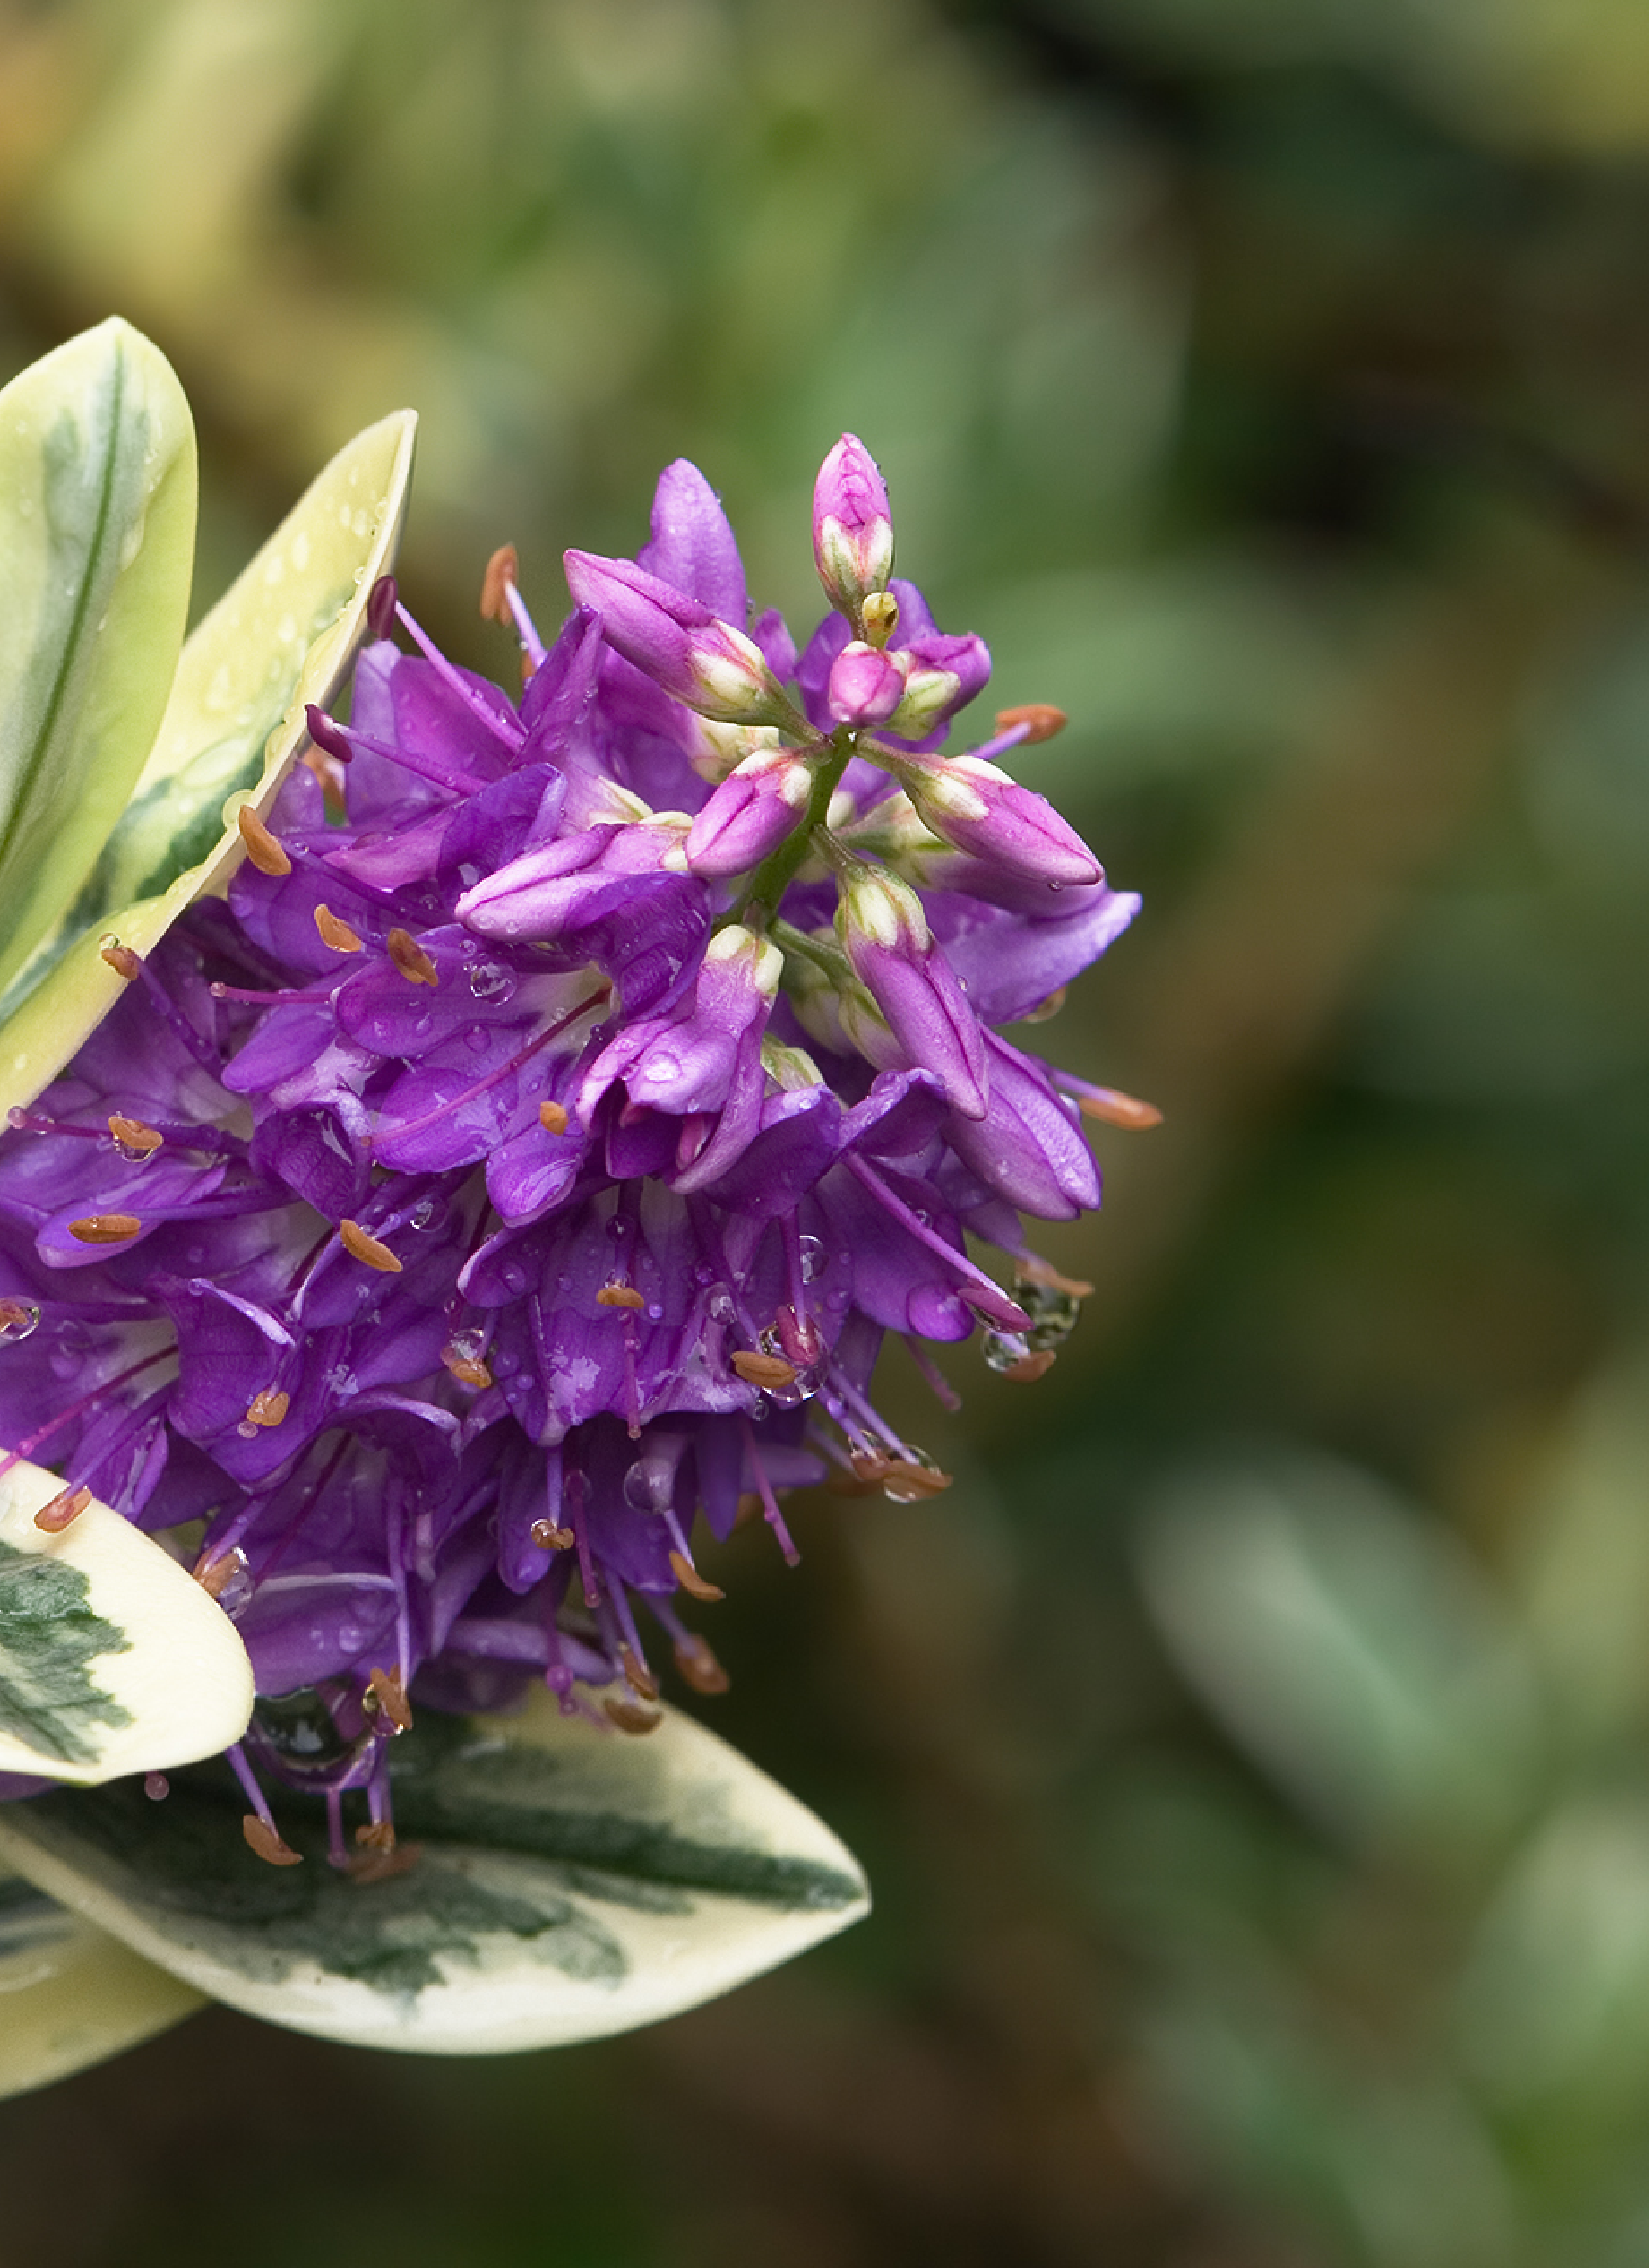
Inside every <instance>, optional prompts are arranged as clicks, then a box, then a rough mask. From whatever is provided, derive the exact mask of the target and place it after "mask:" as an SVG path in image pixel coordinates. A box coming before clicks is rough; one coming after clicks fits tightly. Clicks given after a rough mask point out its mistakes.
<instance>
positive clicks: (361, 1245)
mask: <svg viewBox="0 0 1649 2268" xmlns="http://www.w3.org/2000/svg"><path fill="white" fill-rule="evenodd" d="M338 1241H340V1243H341V1244H342V1247H343V1248H344V1250H345V1251H346V1252H347V1253H348V1254H349V1255H350V1258H351V1259H354V1260H364V1262H365V1263H366V1265H367V1266H368V1267H369V1268H377V1269H379V1270H381V1271H382V1273H383V1274H384V1275H386V1276H399V1275H400V1273H401V1263H400V1261H399V1260H397V1259H396V1257H395V1256H394V1253H393V1252H392V1251H391V1250H390V1248H389V1247H388V1246H387V1245H386V1244H380V1243H379V1241H378V1239H377V1238H376V1237H375V1236H372V1235H369V1234H368V1233H367V1231H366V1230H365V1229H364V1228H363V1227H362V1226H361V1224H360V1222H359V1221H358V1220H341V1221H340V1222H339V1223H338Z"/></svg>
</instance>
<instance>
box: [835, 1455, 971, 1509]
mask: <svg viewBox="0 0 1649 2268" xmlns="http://www.w3.org/2000/svg"><path fill="white" fill-rule="evenodd" d="M849 1462H850V1464H851V1466H852V1468H853V1474H854V1477H855V1479H857V1480H861V1481H869V1482H871V1483H872V1484H873V1485H874V1486H876V1487H877V1488H880V1490H881V1491H882V1493H883V1495H884V1496H891V1497H892V1498H893V1499H894V1502H895V1503H896V1504H909V1503H911V1502H912V1501H913V1500H914V1499H917V1498H918V1497H930V1496H942V1495H943V1494H944V1493H945V1491H946V1489H947V1488H950V1487H952V1486H953V1485H954V1483H955V1478H956V1476H955V1475H954V1474H953V1473H942V1472H940V1470H939V1467H938V1466H937V1465H921V1464H918V1463H917V1462H916V1460H915V1459H914V1458H913V1457H867V1456H863V1455H855V1456H853V1457H851V1458H850V1459H849Z"/></svg>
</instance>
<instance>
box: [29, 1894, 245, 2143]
mask: <svg viewBox="0 0 1649 2268" xmlns="http://www.w3.org/2000/svg"><path fill="white" fill-rule="evenodd" d="M204 2005H205V2004H204V2002H203V2001H202V1998H201V1996H200V1994H199V1993H198V1992H191V1991H190V1989H189V1987H188V1985H185V1984H182V1983H180V1980H179V1979H178V1978H177V1977H172V1976H169V1975H168V1974H167V1972H166V1970H164V1969H157V1968H155V1967H154V1966H153V1964H152V1963H151V1962H147V1961H143V1960H140V1959H139V1957H138V1956H137V1955H136V1954H135V1953H133V1952H131V1951H130V1950H129V1948H127V1947H126V1946H123V1945H122V1944H121V1942H120V1940H119V1939H118V1938H113V1937H110V1936H108V1935H107V1933H106V1932H105V1931H103V1930H100V1929H97V1928H94V1927H93V1926H92V1923H90V1922H89V1921H84V1920H82V1918H80V1916H79V1915H78V1914H74V1913H70V1911H69V1910H68V1908H67V1907H66V1906H60V1905H59V1904H57V1901H56V1900H55V1898H48V1896H46V1893H45V1892H44V1891H43V1890H37V1889H35V1887H34V1885H33V1882H29V1881H25V1880H24V1879H23V1877H22V1876H21V1875H20V1874H0V2098H4V2096H6V2095H23V2094H26V2093H27V2091H28V2090H29V2089H30V2088H35V2087H49V2086H50V2085H51V2083H52V2081H53V2080H58V2079H67V2078H68V2076H69V2074H70V2072H74V2071H83V2070H84V2069H85V2066H87V2065H88V2064H93V2063H102V2062H103V2061H104V2060H105V2059H106V2058H107V2057H109V2056H114V2055H120V2054H121V2053H122V2052H123V2051H124V2050H126V2049H127V2048H135V2047H136V2046H137V2044H138V2043H139V2042H140V2041H143V2040H147V2039H152V2038H153V2036H154V2035H155V2034H156V2033H157V2032H164V2031H166V2029H168V2028H169V2027H170V2026H171V2025H173V2024H176V2023H180V2022H181V2021H182V2019H183V2018H184V2017H185V2016H188V2015H192V2014H194V2012H195V2009H196V2008H199V2007H203V2006H204Z"/></svg>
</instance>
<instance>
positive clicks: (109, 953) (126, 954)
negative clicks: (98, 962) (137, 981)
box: [98, 937, 144, 983]
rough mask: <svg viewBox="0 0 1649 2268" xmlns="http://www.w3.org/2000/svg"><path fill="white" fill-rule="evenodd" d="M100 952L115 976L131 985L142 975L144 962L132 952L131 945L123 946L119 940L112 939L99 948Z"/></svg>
mask: <svg viewBox="0 0 1649 2268" xmlns="http://www.w3.org/2000/svg"><path fill="white" fill-rule="evenodd" d="M98 950H99V953H100V954H102V956H103V958H104V960H105V961H107V963H108V965H109V967H110V968H112V969H113V970H114V973H115V975H116V976H123V977H124V978H125V979H126V982H127V983H131V982H132V980H133V978H134V977H136V976H140V975H141V974H142V972H143V966H144V964H143V961H142V960H141V959H140V957H139V956H138V955H137V954H135V953H134V952H133V951H132V949H131V947H130V946H129V945H122V944H121V941H120V939H119V938H117V937H112V938H110V939H108V940H107V943H106V944H104V945H101V946H99V948H98Z"/></svg>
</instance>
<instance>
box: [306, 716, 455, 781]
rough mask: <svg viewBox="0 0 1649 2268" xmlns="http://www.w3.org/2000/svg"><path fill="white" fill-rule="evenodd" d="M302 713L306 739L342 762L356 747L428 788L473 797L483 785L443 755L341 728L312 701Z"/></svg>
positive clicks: (352, 726) (335, 720) (352, 729)
mask: <svg viewBox="0 0 1649 2268" xmlns="http://www.w3.org/2000/svg"><path fill="white" fill-rule="evenodd" d="M304 713H305V715H306V718H308V721H309V736H310V738H311V739H312V740H315V741H317V742H318V743H319V744H320V747H324V748H326V749H327V750H328V752H329V753H330V754H332V755H340V756H342V757H343V758H344V759H345V760H346V761H347V760H349V759H350V758H352V757H353V756H354V754H355V751H356V748H357V747H362V748H364V749H365V750H366V753H367V754H368V755H371V756H381V757H382V758H383V760H384V762H386V764H395V765H398V766H399V768H400V769H401V770H402V771H403V772H410V773H411V774H412V776H413V777H414V778H415V779H422V780H428V781H429V782H430V784H431V786H433V787H444V788H445V789H447V790H448V791H449V792H451V793H452V794H453V795H475V794H478V793H479V792H480V791H481V790H482V788H483V787H485V785H486V784H487V783H486V781H485V780H483V779H482V778H481V777H479V776H478V775H477V774H476V773H475V772H467V771H466V770H464V768H463V766H462V765H461V764H455V763H452V762H448V760H447V759H446V758H445V756H438V755H431V752H430V751H429V750H428V749H427V748H419V749H413V748H401V747H396V745H395V743H394V741H393V740H375V739H374V738H373V736H372V733H362V732H357V729H356V728H355V726H354V725H349V726H348V727H345V726H344V725H340V724H339V723H338V721H337V719H336V718H333V717H328V714H327V712H326V711H325V710H324V709H317V708H316V706H315V704H314V703H313V701H312V702H311V703H310V704H309V707H308V708H307V709H306V711H305V712H304Z"/></svg>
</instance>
